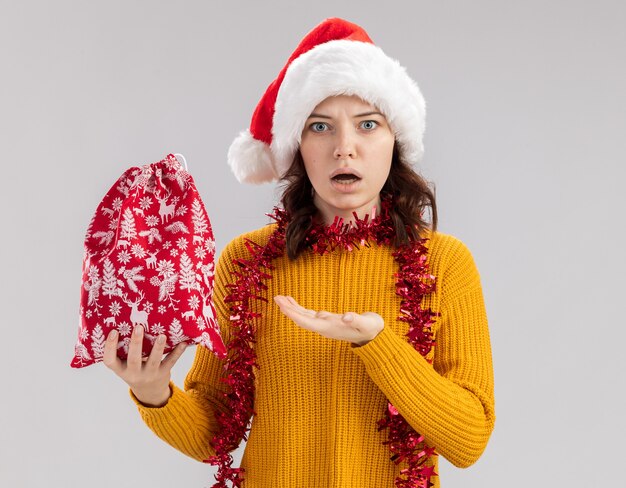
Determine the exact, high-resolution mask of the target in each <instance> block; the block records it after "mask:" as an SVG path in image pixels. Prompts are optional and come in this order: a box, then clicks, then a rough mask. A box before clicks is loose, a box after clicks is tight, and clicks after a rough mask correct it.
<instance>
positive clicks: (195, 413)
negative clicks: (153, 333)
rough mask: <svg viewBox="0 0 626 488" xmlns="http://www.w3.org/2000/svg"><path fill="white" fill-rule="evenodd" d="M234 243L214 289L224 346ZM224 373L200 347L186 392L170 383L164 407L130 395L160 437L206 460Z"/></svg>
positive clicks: (220, 266)
mask: <svg viewBox="0 0 626 488" xmlns="http://www.w3.org/2000/svg"><path fill="white" fill-rule="evenodd" d="M232 244H233V243H231V244H230V245H229V246H227V247H226V249H225V250H224V251H223V252H222V255H221V256H220V259H219V261H218V264H217V267H216V275H215V288H214V303H215V308H216V311H217V321H218V324H219V325H220V333H221V335H222V338H223V340H224V343H225V344H228V342H229V340H230V330H229V329H230V325H229V324H230V321H229V316H230V314H229V310H228V306H227V305H226V304H225V303H224V297H225V296H226V295H227V294H228V288H227V287H226V284H227V283H228V281H229V280H230V279H231V275H230V270H231V267H232V263H233V258H234V256H235V255H236V254H237V253H236V252H235V247H236V246H234V245H232ZM223 372H224V362H223V361H222V360H220V359H218V358H217V357H216V356H215V355H214V354H213V353H212V352H210V351H209V350H208V349H206V348H205V347H202V346H197V347H196V355H195V359H194V362H193V365H192V367H191V369H190V370H189V372H188V374H187V377H186V379H185V383H184V390H181V389H180V388H178V387H177V386H176V385H174V384H173V383H172V382H170V389H171V390H172V396H171V397H170V399H169V400H168V402H167V403H166V404H165V405H164V406H163V407H159V408H151V407H146V406H144V405H143V404H141V403H140V402H139V401H138V400H137V398H135V396H134V395H133V394H132V392H130V395H131V398H132V399H133V401H134V402H135V403H136V405H137V408H138V409H139V413H140V414H141V417H142V419H143V421H144V422H145V423H146V425H147V426H148V427H149V428H150V429H151V430H152V431H153V432H154V433H155V434H156V435H157V436H158V437H160V438H161V439H163V440H164V441H165V442H167V443H168V444H170V445H171V446H172V447H174V448H175V449H178V450H179V451H181V452H183V453H184V454H186V455H188V456H190V457H192V458H194V459H196V460H198V461H203V460H206V459H208V458H209V457H210V456H212V455H213V454H214V450H213V449H212V448H211V446H210V444H209V443H210V441H211V439H212V438H213V436H214V435H215V433H216V432H217V430H218V427H219V425H218V423H217V421H216V419H215V412H216V411H218V410H221V411H224V410H225V404H224V395H223V393H224V392H225V388H226V386H225V385H224V383H223V382H221V378H222V376H223Z"/></svg>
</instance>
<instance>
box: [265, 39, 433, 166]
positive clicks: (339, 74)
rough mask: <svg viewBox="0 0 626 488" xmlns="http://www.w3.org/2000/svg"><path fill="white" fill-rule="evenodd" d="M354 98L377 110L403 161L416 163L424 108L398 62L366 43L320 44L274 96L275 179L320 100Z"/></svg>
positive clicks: (301, 59)
mask: <svg viewBox="0 0 626 488" xmlns="http://www.w3.org/2000/svg"><path fill="white" fill-rule="evenodd" d="M336 95H357V96H359V97H360V98H362V99H363V100H365V101H366V102H369V103H371V104H372V105H374V106H375V107H377V108H378V109H379V110H380V111H381V112H382V113H383V114H384V115H385V117H386V119H387V122H388V123H389V125H390V127H391V128H392V130H393V131H394V134H395V137H396V141H397V142H398V145H399V151H400V155H401V158H402V159H403V161H405V162H407V163H409V164H411V163H417V162H419V161H420V159H421V157H422V155H423V153H424V146H423V142H422V139H423V135H424V130H425V116H426V103H425V101H424V97H423V96H422V93H421V91H420V89H419V87H418V86H417V84H416V83H415V82H414V81H413V80H412V79H411V77H409V75H408V74H407V73H406V70H405V68H403V67H402V66H401V65H400V63H398V61H396V60H395V59H392V58H390V57H389V56H387V55H386V54H385V53H384V52H383V50H382V49H380V48H379V47H377V46H375V45H373V44H369V43H366V42H358V41H347V40H337V41H330V42H327V43H324V44H320V45H319V46H316V47H315V48H313V49H311V50H310V51H307V52H306V53H304V54H302V55H300V56H299V57H298V58H297V59H295V60H294V61H293V62H292V63H291V65H290V66H289V68H288V69H287V72H286V74H285V78H284V80H283V82H282V84H281V86H280V89H279V91H278V97H277V100H276V110H275V113H274V120H273V127H272V135H273V140H272V144H271V150H272V154H273V156H274V161H275V168H276V173H277V174H278V176H279V177H280V176H282V175H283V174H284V173H285V171H287V169H289V166H290V165H291V163H292V161H293V157H294V155H295V152H296V151H297V149H298V147H299V145H300V140H301V135H302V130H303V129H304V124H305V122H306V119H307V118H308V117H309V115H311V113H312V112H313V109H314V108H315V107H316V106H317V105H318V104H319V103H320V102H322V101H323V100H325V99H326V98H328V97H330V96H336Z"/></svg>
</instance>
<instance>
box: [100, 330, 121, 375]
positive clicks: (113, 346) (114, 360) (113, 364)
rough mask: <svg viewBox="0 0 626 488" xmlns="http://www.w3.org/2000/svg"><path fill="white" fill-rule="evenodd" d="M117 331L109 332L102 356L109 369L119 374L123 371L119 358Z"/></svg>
mask: <svg viewBox="0 0 626 488" xmlns="http://www.w3.org/2000/svg"><path fill="white" fill-rule="evenodd" d="M117 337H118V332H117V330H112V331H111V332H109V335H108V337H107V340H106V342H105V343H104V355H103V356H102V362H103V363H104V364H105V366H106V367H107V368H109V369H112V370H113V371H114V372H115V373H117V374H119V373H120V372H121V371H122V369H123V365H122V360H121V359H120V358H118V357H117Z"/></svg>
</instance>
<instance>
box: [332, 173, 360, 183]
mask: <svg viewBox="0 0 626 488" xmlns="http://www.w3.org/2000/svg"><path fill="white" fill-rule="evenodd" d="M331 179H332V180H333V181H335V182H337V183H340V184H342V185H349V184H350V183H354V182H356V181H359V180H360V179H361V178H359V177H358V176H356V175H353V174H349V173H345V174H339V175H335V176H333V177H332V178H331Z"/></svg>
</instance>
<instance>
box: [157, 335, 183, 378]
mask: <svg viewBox="0 0 626 488" xmlns="http://www.w3.org/2000/svg"><path fill="white" fill-rule="evenodd" d="M185 349H187V344H186V343H184V342H181V343H180V344H178V345H177V346H176V347H175V348H174V350H173V351H171V352H170V353H169V354H168V355H167V356H165V359H164V360H163V361H162V362H161V366H162V367H163V368H165V369H167V370H168V371H169V370H171V369H172V367H173V366H174V365H175V364H176V361H178V360H179V359H180V357H181V356H182V355H183V353H184V352H185Z"/></svg>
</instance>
